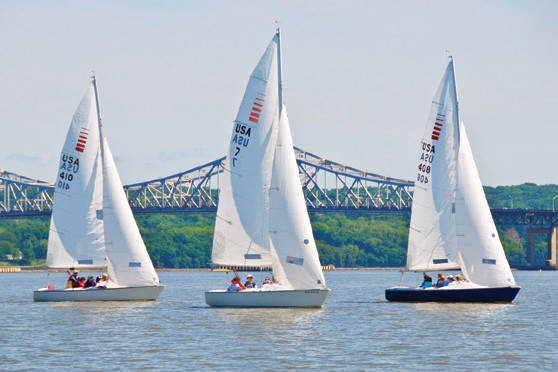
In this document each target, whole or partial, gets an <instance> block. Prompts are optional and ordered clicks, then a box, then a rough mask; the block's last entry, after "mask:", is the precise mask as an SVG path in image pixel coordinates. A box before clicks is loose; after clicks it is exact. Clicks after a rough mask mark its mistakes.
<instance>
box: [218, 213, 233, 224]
mask: <svg viewBox="0 0 558 372" xmlns="http://www.w3.org/2000/svg"><path fill="white" fill-rule="evenodd" d="M215 217H217V218H219V219H221V220H223V221H225V222H226V223H228V224H229V225H232V220H226V219H224V218H223V217H221V216H219V215H218V214H217V215H215Z"/></svg>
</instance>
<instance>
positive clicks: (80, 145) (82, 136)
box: [76, 127, 89, 152]
mask: <svg viewBox="0 0 558 372" xmlns="http://www.w3.org/2000/svg"><path fill="white" fill-rule="evenodd" d="M88 136H89V129H87V128H83V127H81V130H80V132H79V137H78V141H77V143H76V151H77V152H83V151H84V150H85V144H86V143H87V137H88Z"/></svg>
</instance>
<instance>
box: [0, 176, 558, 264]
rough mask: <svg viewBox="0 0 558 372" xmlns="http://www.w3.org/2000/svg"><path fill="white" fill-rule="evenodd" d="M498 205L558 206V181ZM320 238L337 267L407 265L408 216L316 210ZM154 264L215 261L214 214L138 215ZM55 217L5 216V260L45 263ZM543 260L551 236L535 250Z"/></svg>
mask: <svg viewBox="0 0 558 372" xmlns="http://www.w3.org/2000/svg"><path fill="white" fill-rule="evenodd" d="M485 193H486V195H487V199H488V202H489V204H490V206H491V207H492V208H511V207H512V203H513V208H535V209H552V206H553V204H552V203H553V200H554V202H555V203H556V204H555V205H554V206H555V207H556V208H557V209H558V197H557V198H555V199H553V198H554V197H555V196H557V195H558V185H542V186H538V185H536V184H532V183H526V184H523V185H518V186H498V187H485ZM310 219H311V222H312V227H313V230H314V237H315V239H316V244H317V246H318V252H319V255H320V260H321V262H322V264H323V265H330V264H331V265H335V266H336V267H401V266H404V265H405V260H406V251H407V235H408V228H409V216H408V215H372V216H368V215H361V214H356V213H355V214H342V213H313V214H311V215H310ZM136 221H137V223H138V226H139V228H140V232H141V234H142V236H143V238H144V241H145V244H146V246H147V249H148V251H149V254H150V256H151V258H152V260H153V264H154V265H155V267H157V268H205V267H208V263H209V262H210V260H211V245H212V240H213V229H214V224H215V214H214V213H199V214H184V215H178V214H168V215H167V214H144V215H136ZM48 231H49V219H48V218H41V219H20V220H0V264H4V265H6V264H17V265H38V266H40V265H44V263H45V260H46V247H47V241H48ZM499 234H500V239H501V240H502V244H503V246H504V249H505V251H506V255H507V257H508V260H509V261H510V264H511V265H512V266H523V265H525V264H526V263H527V261H526V256H527V255H526V244H527V243H526V237H525V229H524V228H523V227H517V226H516V227H505V228H504V227H501V228H500V227H499ZM535 254H536V258H537V264H540V265H543V264H544V260H545V258H546V257H545V255H546V240H545V238H544V237H539V240H537V241H536V250H535Z"/></svg>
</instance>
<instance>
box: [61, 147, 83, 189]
mask: <svg viewBox="0 0 558 372" xmlns="http://www.w3.org/2000/svg"><path fill="white" fill-rule="evenodd" d="M60 171H61V172H60V173H59V174H58V182H56V187H58V188H59V189H62V190H69V189H70V186H71V184H72V181H73V179H74V175H75V174H77V173H78V172H79V158H76V157H74V156H71V155H67V154H64V153H63V154H62V156H61V159H60Z"/></svg>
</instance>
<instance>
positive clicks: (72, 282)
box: [66, 267, 79, 288]
mask: <svg viewBox="0 0 558 372" xmlns="http://www.w3.org/2000/svg"><path fill="white" fill-rule="evenodd" d="M67 273H68V275H69V277H68V281H67V282H66V288H77V287H79V285H78V283H79V277H78V274H79V273H78V271H77V270H74V268H73V267H70V269H69V270H68V271H67Z"/></svg>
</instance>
